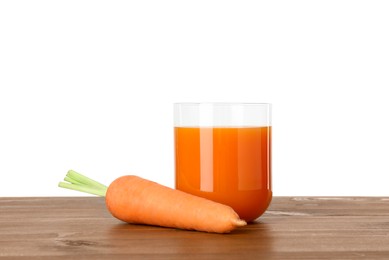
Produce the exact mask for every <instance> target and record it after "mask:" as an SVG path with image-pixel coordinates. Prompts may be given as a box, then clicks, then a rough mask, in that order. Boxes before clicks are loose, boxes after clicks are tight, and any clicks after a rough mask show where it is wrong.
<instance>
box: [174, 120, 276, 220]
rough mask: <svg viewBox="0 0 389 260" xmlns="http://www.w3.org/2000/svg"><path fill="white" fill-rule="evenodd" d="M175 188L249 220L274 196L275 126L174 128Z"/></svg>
mask: <svg viewBox="0 0 389 260" xmlns="http://www.w3.org/2000/svg"><path fill="white" fill-rule="evenodd" d="M174 131H175V158H176V160H175V163H176V164H175V167H176V177H175V178H176V179H175V181H176V188H177V189H178V190H181V191H184V192H187V193H191V194H194V195H197V196H200V197H204V198H207V199H210V200H213V201H217V202H220V203H223V204H226V205H229V206H231V207H232V208H233V209H234V210H235V211H236V212H237V213H238V215H239V217H240V218H242V219H244V220H246V221H248V222H250V221H253V220H255V219H256V218H258V217H259V216H260V215H262V214H263V213H264V212H265V210H266V209H267V207H268V206H269V203H270V201H271V198H272V191H271V158H270V157H271V126H261V127H250V126H247V127H246V126H243V127H177V126H176V127H175V129H174Z"/></svg>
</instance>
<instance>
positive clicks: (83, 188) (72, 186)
mask: <svg viewBox="0 0 389 260" xmlns="http://www.w3.org/2000/svg"><path fill="white" fill-rule="evenodd" d="M58 186H59V187H61V188H66V189H70V190H77V191H82V192H85V193H89V194H94V195H98V196H101V197H105V193H106V190H99V189H95V188H93V187H88V186H82V185H77V184H72V183H67V182H60V183H59V184H58Z"/></svg>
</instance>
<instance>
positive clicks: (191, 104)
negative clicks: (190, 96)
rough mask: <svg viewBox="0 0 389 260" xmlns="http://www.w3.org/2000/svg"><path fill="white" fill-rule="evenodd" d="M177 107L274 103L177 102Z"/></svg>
mask: <svg viewBox="0 0 389 260" xmlns="http://www.w3.org/2000/svg"><path fill="white" fill-rule="evenodd" d="M173 104H174V105H175V106H176V105H188V106H198V105H214V106H218V105H221V106H223V105H224V106H226V105H242V106H271V105H272V103H262V102H258V103H256V102H175V103H173Z"/></svg>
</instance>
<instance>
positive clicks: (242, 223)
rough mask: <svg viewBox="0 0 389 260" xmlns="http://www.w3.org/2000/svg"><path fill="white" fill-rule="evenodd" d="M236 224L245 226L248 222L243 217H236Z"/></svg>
mask: <svg viewBox="0 0 389 260" xmlns="http://www.w3.org/2000/svg"><path fill="white" fill-rule="evenodd" d="M233 222H234V225H235V226H237V227H243V226H246V225H247V222H246V221H244V220H243V219H234V221H233Z"/></svg>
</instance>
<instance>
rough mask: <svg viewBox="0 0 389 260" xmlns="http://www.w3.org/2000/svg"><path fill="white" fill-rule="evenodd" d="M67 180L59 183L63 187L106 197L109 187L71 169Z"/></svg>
mask: <svg viewBox="0 0 389 260" xmlns="http://www.w3.org/2000/svg"><path fill="white" fill-rule="evenodd" d="M64 180H65V182H60V183H59V184H58V186H59V187H61V188H66V189H71V190H77V191H82V192H85V193H89V194H94V195H98V196H102V197H104V196H105V194H106V192H107V189H108V187H107V186H105V185H103V184H101V183H99V182H97V181H95V180H92V179H90V178H88V177H86V176H84V175H82V174H80V173H78V172H76V171H73V170H69V171H68V173H67V174H66V177H65V178H64Z"/></svg>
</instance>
